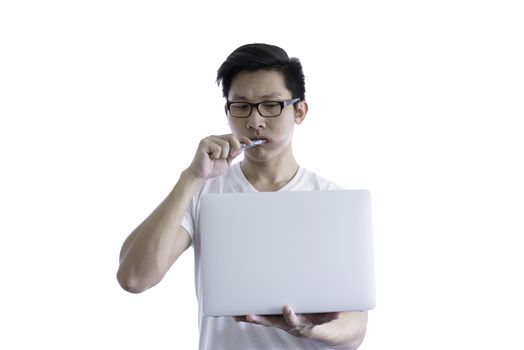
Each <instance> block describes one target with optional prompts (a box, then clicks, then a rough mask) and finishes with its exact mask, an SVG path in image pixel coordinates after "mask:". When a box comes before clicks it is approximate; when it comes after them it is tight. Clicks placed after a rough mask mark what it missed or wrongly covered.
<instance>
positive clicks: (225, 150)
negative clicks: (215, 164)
mask: <svg viewBox="0 0 524 350" xmlns="http://www.w3.org/2000/svg"><path fill="white" fill-rule="evenodd" d="M210 140H211V142H213V143H215V144H217V145H218V146H219V147H220V154H219V158H220V159H226V158H227V157H229V150H230V148H231V147H230V145H229V141H228V140H227V139H225V136H213V137H211V139H210Z"/></svg>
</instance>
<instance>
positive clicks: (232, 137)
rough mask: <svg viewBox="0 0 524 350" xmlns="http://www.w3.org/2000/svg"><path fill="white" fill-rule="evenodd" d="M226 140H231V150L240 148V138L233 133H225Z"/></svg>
mask: <svg viewBox="0 0 524 350" xmlns="http://www.w3.org/2000/svg"><path fill="white" fill-rule="evenodd" d="M224 136H225V137H226V140H227V141H228V142H229V145H230V148H231V150H237V149H238V150H239V149H240V140H239V139H238V138H237V137H236V136H235V135H233V134H229V135H224Z"/></svg>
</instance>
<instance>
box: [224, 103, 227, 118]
mask: <svg viewBox="0 0 524 350" xmlns="http://www.w3.org/2000/svg"><path fill="white" fill-rule="evenodd" d="M224 112H225V113H226V116H227V103H226V104H225V105H224Z"/></svg>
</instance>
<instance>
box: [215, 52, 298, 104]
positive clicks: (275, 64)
mask: <svg viewBox="0 0 524 350" xmlns="http://www.w3.org/2000/svg"><path fill="white" fill-rule="evenodd" d="M257 70H274V71H277V72H281V73H282V74H283V76H284V81H285V82H286V87H287V88H288V90H289V91H291V95H292V98H300V100H301V101H303V100H304V99H305V98H306V96H305V94H306V87H305V80H304V72H303V71H302V64H300V61H299V59H298V58H296V57H291V58H289V56H288V55H287V53H286V51H284V50H283V49H282V48H280V47H278V46H274V45H268V44H248V45H244V46H240V47H239V48H238V49H236V50H235V51H233V52H232V53H231V54H230V55H229V56H228V57H227V59H226V60H225V62H224V63H222V65H221V66H220V68H219V69H218V71H217V80H216V82H217V84H218V85H220V83H222V93H223V95H224V97H225V98H226V99H227V96H228V94H229V89H230V87H231V82H232V81H233V78H234V77H235V76H236V75H237V74H238V73H240V72H242V71H250V72H253V71H257Z"/></svg>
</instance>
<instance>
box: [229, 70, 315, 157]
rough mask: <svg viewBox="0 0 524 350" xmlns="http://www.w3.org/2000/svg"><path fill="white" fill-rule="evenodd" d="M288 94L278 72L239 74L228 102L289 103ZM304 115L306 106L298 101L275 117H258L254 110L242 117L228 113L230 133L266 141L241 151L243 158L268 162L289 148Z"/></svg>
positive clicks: (231, 89)
mask: <svg viewBox="0 0 524 350" xmlns="http://www.w3.org/2000/svg"><path fill="white" fill-rule="evenodd" d="M292 97H293V96H291V92H290V91H289V90H288V89H287V88H286V84H285V81H284V77H283V75H282V73H280V72H277V71H273V70H259V71H255V72H240V73H238V74H237V75H236V76H235V77H234V78H233V81H232V82H231V88H230V89H229V94H228V101H230V102H249V103H258V102H263V101H284V100H289V99H291V98H292ZM306 112H307V104H306V103H305V102H298V103H297V109H295V108H294V107H293V105H289V106H287V107H284V109H283V110H282V113H281V114H280V115H279V116H277V117H272V118H265V117H262V116H261V115H260V114H259V113H258V110H257V109H256V108H253V110H252V112H251V115H250V116H249V117H246V118H234V117H232V116H231V115H230V114H229V113H227V115H228V120H229V125H230V127H231V131H232V132H233V134H235V135H236V136H237V137H240V136H246V137H248V138H250V139H254V138H261V139H267V142H266V143H264V144H262V145H260V146H257V147H253V148H250V149H247V150H246V151H245V155H246V157H249V158H250V159H252V160H256V161H267V160H269V159H272V158H274V157H276V156H278V155H279V154H281V153H282V152H283V151H284V150H286V149H288V148H289V147H290V145H291V140H292V136H293V128H294V125H295V123H296V124H300V123H301V122H302V120H303V119H304V117H305V115H306Z"/></svg>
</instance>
